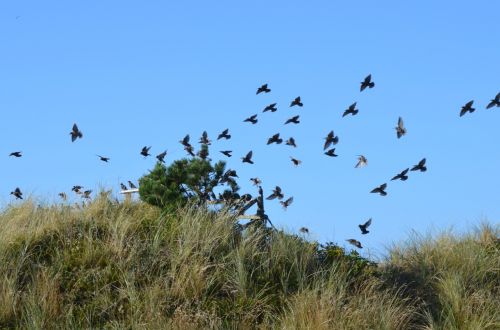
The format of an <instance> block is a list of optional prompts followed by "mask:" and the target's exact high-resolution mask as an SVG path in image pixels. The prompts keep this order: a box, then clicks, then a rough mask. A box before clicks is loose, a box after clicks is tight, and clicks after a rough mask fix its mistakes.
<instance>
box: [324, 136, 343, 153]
mask: <svg viewBox="0 0 500 330" xmlns="http://www.w3.org/2000/svg"><path fill="white" fill-rule="evenodd" d="M337 143H339V137H338V136H335V134H334V133H333V131H330V133H328V135H327V136H326V138H325V145H324V146H323V150H326V149H328V147H330V145H331V144H333V145H336V144H337Z"/></svg>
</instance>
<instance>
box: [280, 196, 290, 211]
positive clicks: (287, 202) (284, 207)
mask: <svg viewBox="0 0 500 330" xmlns="http://www.w3.org/2000/svg"><path fill="white" fill-rule="evenodd" d="M292 203H293V197H290V198H288V199H287V200H286V201H280V204H281V206H283V209H284V210H285V211H286V209H287V208H288V207H289V206H290V204H292Z"/></svg>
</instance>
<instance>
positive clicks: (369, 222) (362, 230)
mask: <svg viewBox="0 0 500 330" xmlns="http://www.w3.org/2000/svg"><path fill="white" fill-rule="evenodd" d="M371 224H372V218H370V219H368V221H367V222H365V223H364V224H362V225H358V227H359V229H361V234H363V235H365V234H368V233H369V231H368V230H366V228H368V227H370V225H371Z"/></svg>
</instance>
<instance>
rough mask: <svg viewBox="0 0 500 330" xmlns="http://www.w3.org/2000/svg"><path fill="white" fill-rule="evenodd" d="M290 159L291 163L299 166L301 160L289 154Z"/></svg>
mask: <svg viewBox="0 0 500 330" xmlns="http://www.w3.org/2000/svg"><path fill="white" fill-rule="evenodd" d="M290 159H291V160H292V163H293V165H295V166H299V165H300V164H302V161H301V160H298V159H295V158H293V157H291V156H290Z"/></svg>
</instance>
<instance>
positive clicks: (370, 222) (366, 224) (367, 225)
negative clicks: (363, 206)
mask: <svg viewBox="0 0 500 330" xmlns="http://www.w3.org/2000/svg"><path fill="white" fill-rule="evenodd" d="M371 224H372V218H370V219H368V221H367V222H365V224H364V225H363V227H365V229H366V228H367V227H369V226H370V225H371Z"/></svg>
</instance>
